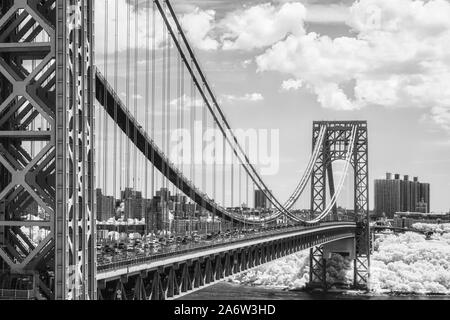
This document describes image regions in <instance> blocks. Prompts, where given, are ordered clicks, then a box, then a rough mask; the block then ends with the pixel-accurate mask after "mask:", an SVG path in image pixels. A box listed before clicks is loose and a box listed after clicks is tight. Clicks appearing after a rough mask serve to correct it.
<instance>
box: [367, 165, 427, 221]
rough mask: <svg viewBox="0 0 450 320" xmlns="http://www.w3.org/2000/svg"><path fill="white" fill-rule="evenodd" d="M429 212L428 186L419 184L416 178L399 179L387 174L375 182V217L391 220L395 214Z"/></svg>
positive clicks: (397, 175)
mask: <svg viewBox="0 0 450 320" xmlns="http://www.w3.org/2000/svg"><path fill="white" fill-rule="evenodd" d="M418 208H419V209H420V210H421V212H423V211H426V212H429V211H430V185H429V184H428V183H420V182H419V178H418V177H414V179H413V181H410V179H409V176H407V175H406V176H404V177H403V179H400V175H399V174H396V175H395V177H394V179H392V174H390V173H387V174H386V179H380V180H375V215H376V216H378V217H381V216H386V217H388V218H393V217H394V214H395V213H396V212H415V211H416V210H417V209H418Z"/></svg>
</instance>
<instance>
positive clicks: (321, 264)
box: [308, 246, 327, 289]
mask: <svg viewBox="0 0 450 320" xmlns="http://www.w3.org/2000/svg"><path fill="white" fill-rule="evenodd" d="M326 265H327V262H326V259H324V255H323V246H319V247H313V248H311V249H310V252H309V284H308V285H309V286H310V287H311V288H317V287H319V288H323V289H326V288H327V274H326V271H327V270H326Z"/></svg>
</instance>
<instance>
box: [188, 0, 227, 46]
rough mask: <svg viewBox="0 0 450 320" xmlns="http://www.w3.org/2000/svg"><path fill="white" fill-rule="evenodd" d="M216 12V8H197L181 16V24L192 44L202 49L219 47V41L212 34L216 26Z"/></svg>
mask: <svg viewBox="0 0 450 320" xmlns="http://www.w3.org/2000/svg"><path fill="white" fill-rule="evenodd" d="M215 14H216V12H215V11H214V10H207V11H202V10H200V9H199V8H196V9H195V10H194V11H193V12H190V13H187V14H185V15H184V16H182V17H181V24H182V26H183V28H184V29H185V30H186V33H187V37H188V39H189V41H190V43H191V44H192V45H194V46H195V47H197V48H199V49H202V50H216V49H217V48H218V46H219V42H218V41H217V40H215V39H214V38H213V37H212V36H211V35H210V33H211V32H212V30H213V28H214V19H215Z"/></svg>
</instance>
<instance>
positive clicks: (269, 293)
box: [180, 282, 450, 300]
mask: <svg viewBox="0 0 450 320" xmlns="http://www.w3.org/2000/svg"><path fill="white" fill-rule="evenodd" d="M180 300H450V296H443V295H437V296H419V295H402V296H389V295H370V294H357V293H346V294H343V293H335V292H329V293H309V292H303V291H289V290H283V289H281V288H270V287H261V286H245V285H240V284H234V283H231V282H220V283H218V284H216V285H214V286H211V287H208V288H205V289H203V290H200V291H197V292H194V293H191V294H189V295H187V296H184V297H182V298H180Z"/></svg>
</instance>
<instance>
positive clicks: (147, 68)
mask: <svg viewBox="0 0 450 320" xmlns="http://www.w3.org/2000/svg"><path fill="white" fill-rule="evenodd" d="M145 30H146V31H147V32H148V30H150V7H149V8H147V12H146V15H145ZM149 47H150V40H149V37H148V34H146V35H145V101H144V112H145V115H144V117H145V132H146V133H147V134H148V133H149V128H148V120H149V119H148V118H149V117H148V115H149V105H148V104H149V92H150V63H149V61H150V54H149V49H150V48H149ZM152 138H153V137H152ZM148 156H149V154H148V144H147V143H146V144H145V159H144V162H145V169H144V170H145V175H144V177H145V178H144V180H145V181H144V196H143V198H144V201H143V202H144V203H143V207H144V217H145V235H146V236H147V235H148V223H149V220H150V219H149V216H148V214H147V211H148V199H149V194H148V180H149V179H148Z"/></svg>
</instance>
